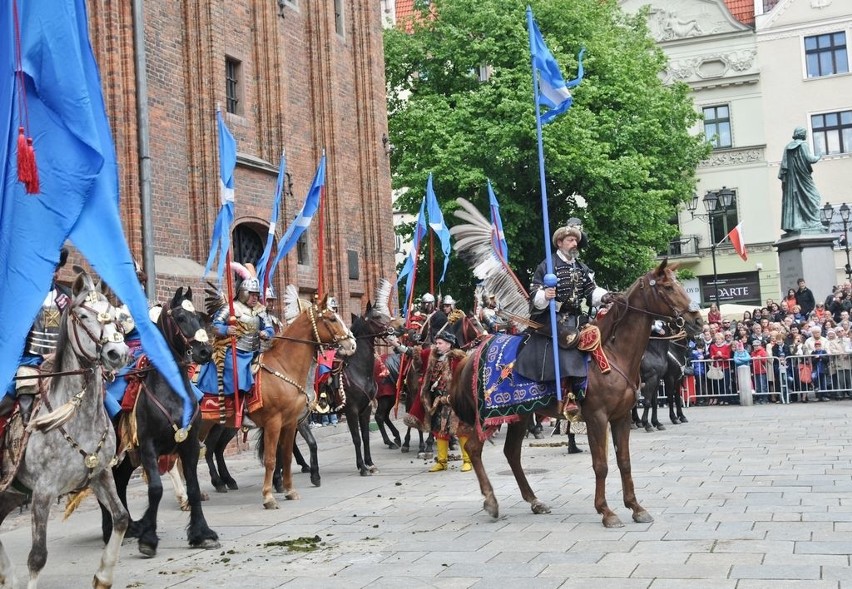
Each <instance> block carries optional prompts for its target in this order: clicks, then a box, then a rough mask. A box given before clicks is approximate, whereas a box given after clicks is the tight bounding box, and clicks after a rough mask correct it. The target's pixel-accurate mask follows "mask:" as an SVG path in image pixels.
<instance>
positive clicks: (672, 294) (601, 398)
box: [450, 260, 701, 528]
mask: <svg viewBox="0 0 852 589" xmlns="http://www.w3.org/2000/svg"><path fill="white" fill-rule="evenodd" d="M613 298H614V302H613V305H612V306H611V308H610V309H609V310H608V311H607V312H606V314H604V315H603V316H599V318H598V320H597V326H598V327H599V329H600V331H601V343H602V346H603V350H604V352H605V354H606V357H607V358H608V360H609V363H610V366H611V370H610V371H608V372H607V373H606V374H604V373H602V372H601V370H600V369H599V368H598V365H597V363H596V362H595V361H592V362H591V363H590V368H589V375H588V377H589V382H588V393H587V395H586V398H585V400H584V401H583V403H582V411H583V416H584V418H585V421H586V428H587V432H588V438H589V448H590V449H591V453H592V468H593V469H594V471H595V509H596V510H597V512H598V513H600V514H601V515H602V516H603V525H604V526H606V527H608V528H611V527H621V526H622V525H623V524H622V523H621V520H620V519H619V518H618V516H617V515H616V514H615V513H614V512H613V511H612V510H611V509H610V508H609V506H608V505H607V502H606V486H605V485H606V476H607V472H608V466H607V441H606V433H607V426H610V427H611V428H612V439H613V444H614V446H615V453H616V459H617V463H618V469H619V471H621V483H622V488H623V495H624V505H625V506H626V507H628V508H630V509H631V510H632V511H633V519H634V521H636V522H639V523H647V522H651V521H653V518H652V517H651V515H650V514H649V513H648V512H647V511H645V509H644V508H643V507H642V506H641V505H640V504H639V502H638V501H637V500H636V494H635V491H634V487H633V477H632V475H631V471H630V446H629V438H630V421H631V420H630V409H631V408H632V407H633V405H634V403H635V402H636V391H637V389H638V387H639V364H640V362H641V360H642V354H643V353H644V351H645V347H646V346H647V344H648V338H649V335H650V332H651V322H652V321H654V320H655V319H662V320H664V321H666V322H667V323H669V324H671V325H674V326H676V327H677V329H686V330H688V331H689V332H693V333H698V331H700V328H701V317H700V315H699V314H698V308H697V305H695V304H694V303H692V301H691V300H690V298H689V296H687V294H686V291H685V290H684V289H683V287H682V286H681V285H680V283H678V282H677V280H676V278H675V276H674V274H673V268H672V267H667V261H665V260H664V261H663V262H662V263H661V264H660V265H659V266H658V267H657V268H655V269H653V270H651V271H650V272H648V273H647V274H645V275H644V276H641V277H640V278H639V279H638V280H637V281H636V282H634V283H633V285H632V286H631V287H630V288H629V289H628V290H627V292H626V293H625V294H614V296H613ZM519 337H521V336H519ZM484 345H487V342H486V343H483V344H480V347H481V346H484ZM478 357H479V354H478V353H474V354H472V355H470V356H468V357H467V358H465V359H464V360H462V364H461V365H460V366H459V367H458V368H457V370H456V373H455V375H454V376H455V377H454V379H453V386H452V390H451V392H450V402H451V405H452V407H453V409H454V410H455V412H456V414H457V415H458V416H459V420H460V421H461V424H460V427H459V435H460V436H462V435H467V436H468V441H467V445H466V448H467V451H468V454H469V455H470V459H471V462H472V463H473V468H474V470H475V471H476V476H477V478H478V479H479V487H480V489H481V491H482V494H483V495H484V497H485V502H484V508H485V510H486V511H487V512H488V513H489V514H490V515H491V516H492V517H494V518H496V517H497V516H498V513H499V510H498V506H497V498H496V497H495V496H494V489H493V487H492V486H491V483H490V481H489V480H488V475H487V474H486V472H485V467H484V466H483V464H482V446H483V443H484V439H481V438H480V436H478V435H476V430H478V429H479V427H478V425H479V424H478V423H477V422H478V421H479V410H478V401H477V399H476V392H475V391H473V390H472V388H473V387H472V383H473V377H474V375H475V374H476V373H475V372H474V371H478V370H479V368H480V367H479V365H478V362H477V359H478ZM536 412H537V413H540V414H544V415H549V416H551V417H558V416H559V414H560V411H559V403H558V401H557V400H556V398H555V395H554V396H553V397H552V400H551V401H550V404H549V405H548V406H547V407H546V408H544V409H536ZM529 419H530V414H526V415H520V414H518V415H517V420H516V421H514V422H512V423H510V424H509V427H508V432H507V434H506V441H505V444H504V446H503V454H504V455H505V456H506V458H507V460H508V461H509V465H510V466H511V468H512V473H513V474H514V475H515V480H516V481H517V483H518V487H519V488H520V491H521V496H522V497H523V498H524V500H525V501H527V502H528V503H529V504H530V507H531V509H532V511H533V513H550V508H549V507H548V506H547V505H545V504H544V503H543V502H542V501H541V500H540V499H538V498H537V497H536V496H535V493H534V492H533V490H532V489H531V488H530V485H529V482H527V477H526V475H525V474H524V470H523V467H522V466H521V448H522V444H523V439H524V434H525V433H526V431H527V426H528V422H529ZM489 429H490V428H489ZM464 430H467V431H466V432H465V431H464ZM488 433H489V431H488V429H486V431H485V432H484V433H483V438H484V437H485V436H486V435H487V434H488Z"/></svg>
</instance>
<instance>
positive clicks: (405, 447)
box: [399, 446, 411, 454]
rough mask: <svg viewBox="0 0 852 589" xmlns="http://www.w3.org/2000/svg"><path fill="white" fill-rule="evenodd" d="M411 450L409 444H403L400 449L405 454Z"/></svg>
mask: <svg viewBox="0 0 852 589" xmlns="http://www.w3.org/2000/svg"><path fill="white" fill-rule="evenodd" d="M409 450H411V448H409V447H408V446H403V447H402V448H400V449H399V451H400V452H402V453H403V454H408V452H409Z"/></svg>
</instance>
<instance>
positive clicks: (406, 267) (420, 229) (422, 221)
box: [396, 196, 428, 317]
mask: <svg viewBox="0 0 852 589" xmlns="http://www.w3.org/2000/svg"><path fill="white" fill-rule="evenodd" d="M426 231H428V226H427V225H426V197H425V196H424V197H423V200H422V201H420V214H419V215H417V224H416V225H415V226H414V235H413V239H412V244H411V251H410V252H409V254H408V258H406V259H405V264H403V266H402V270H400V271H399V275H398V276H397V277H396V282H397V284H399V281H400V280H402V278H403V277H404V276H408V280H407V281H406V282H405V301H404V302H403V304H402V316H403V317H408V302H409V300H410V299H411V292H412V290H413V289H414V278H415V275H416V274H417V272H416V271H415V269H416V267H417V258H418V257H419V256H420V242H421V241H423V237H424V236H425V235H426Z"/></svg>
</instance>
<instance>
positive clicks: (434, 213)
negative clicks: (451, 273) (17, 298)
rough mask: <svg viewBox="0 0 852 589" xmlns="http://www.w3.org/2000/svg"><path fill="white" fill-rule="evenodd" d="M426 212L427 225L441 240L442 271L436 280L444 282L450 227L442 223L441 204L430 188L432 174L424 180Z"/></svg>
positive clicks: (448, 254) (447, 260) (448, 258)
mask: <svg viewBox="0 0 852 589" xmlns="http://www.w3.org/2000/svg"><path fill="white" fill-rule="evenodd" d="M426 213H427V214H428V215H429V227H431V228H432V231H434V232H435V234H436V235H437V236H438V239H440V240H441V251H442V252H444V271H443V272H441V279H440V280H439V281H438V282H439V283H440V282H444V275H445V274H446V273H447V264H448V263H449V261H450V229H449V228H448V227H447V224H446V223H444V214H443V213H442V212H441V206H440V205H439V204H438V199H437V198H436V197H435V190H434V189H433V188H432V174H429V181H428V182H426Z"/></svg>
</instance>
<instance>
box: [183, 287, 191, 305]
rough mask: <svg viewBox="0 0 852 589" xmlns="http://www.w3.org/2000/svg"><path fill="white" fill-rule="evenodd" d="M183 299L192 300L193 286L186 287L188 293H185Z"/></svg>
mask: <svg viewBox="0 0 852 589" xmlns="http://www.w3.org/2000/svg"><path fill="white" fill-rule="evenodd" d="M183 298H185V299H187V300H189V301H191V300H192V287H191V286H187V287H186V292H185V293H183Z"/></svg>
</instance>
